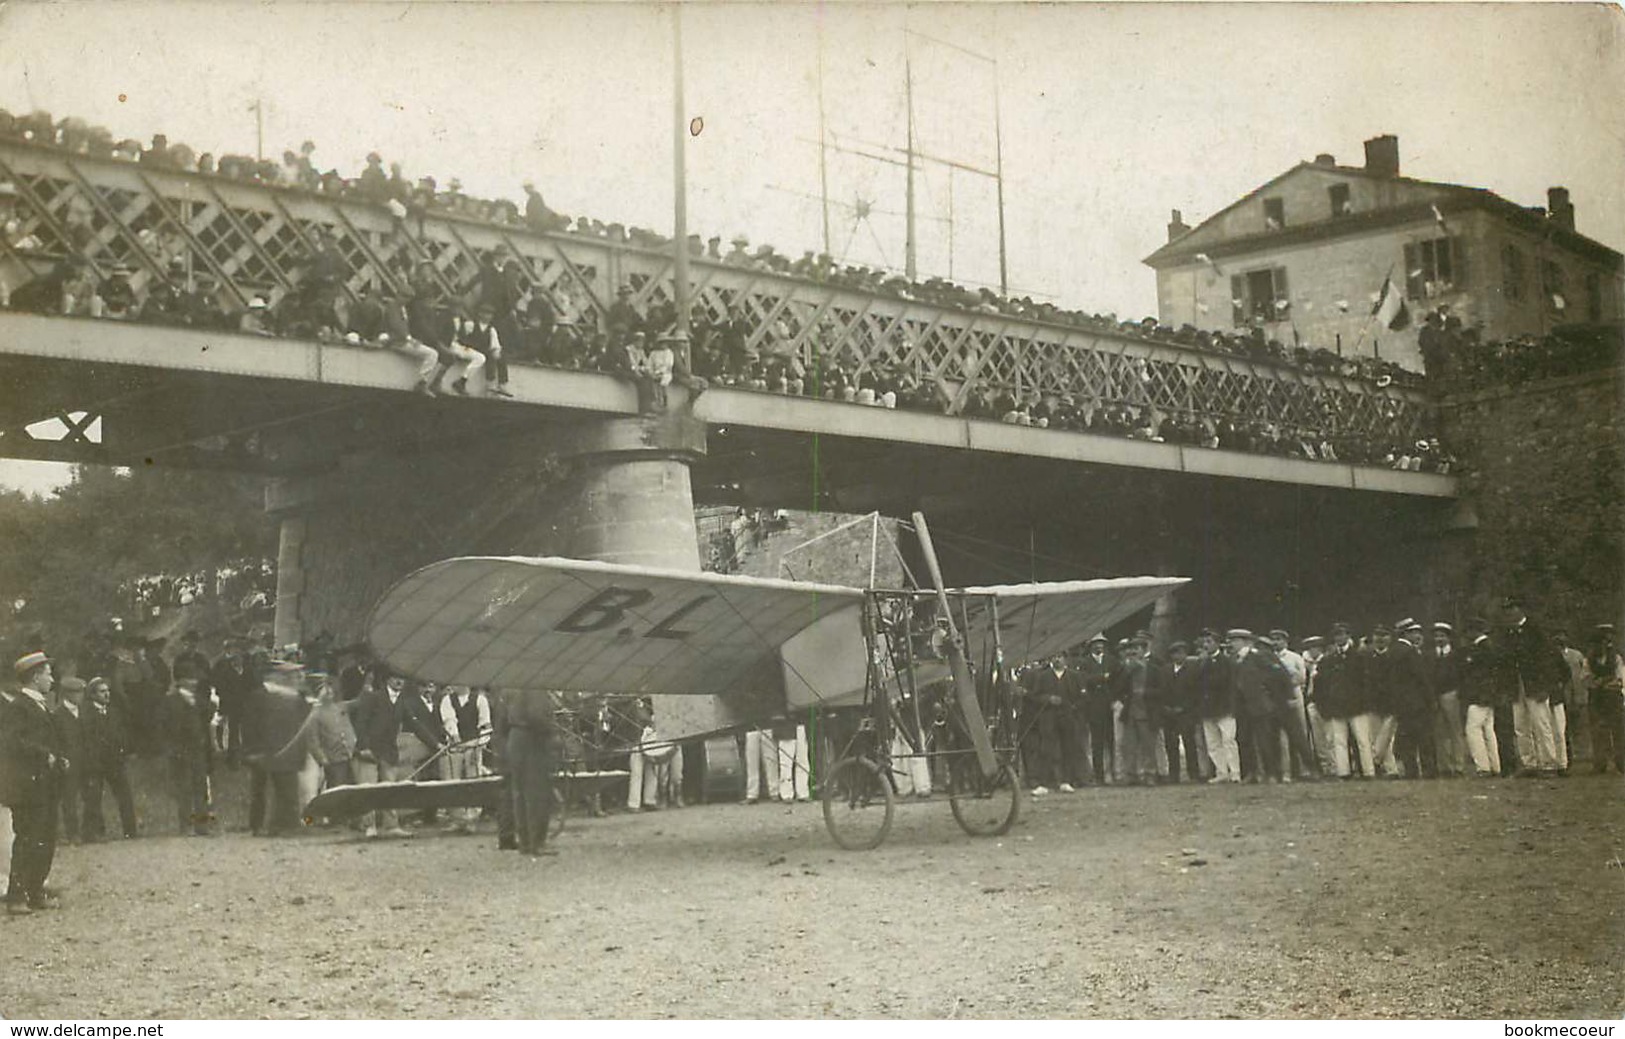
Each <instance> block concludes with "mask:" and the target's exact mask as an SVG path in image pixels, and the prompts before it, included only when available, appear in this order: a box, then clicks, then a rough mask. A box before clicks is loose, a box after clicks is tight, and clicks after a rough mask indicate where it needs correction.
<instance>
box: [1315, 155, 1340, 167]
mask: <svg viewBox="0 0 1625 1039" xmlns="http://www.w3.org/2000/svg"><path fill="white" fill-rule="evenodd" d="M1315 165H1316V166H1336V165H1337V156H1335V155H1333V154H1332V153H1331V152H1321V153H1320V154H1319V155H1317V156H1315Z"/></svg>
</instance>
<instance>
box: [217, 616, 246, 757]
mask: <svg viewBox="0 0 1625 1039" xmlns="http://www.w3.org/2000/svg"><path fill="white" fill-rule="evenodd" d="M225 649H226V651H225V653H223V654H222V655H221V657H220V659H219V660H217V661H215V662H214V666H213V667H212V668H210V670H209V684H210V686H212V687H213V689H214V695H215V698H216V700H217V701H218V702H219V705H220V720H221V722H222V724H223V728H224V730H225V731H224V732H223V733H222V737H221V747H220V749H221V750H223V751H224V752H225V754H226V764H228V765H230V766H232V767H233V768H235V767H236V766H237V763H238V761H239V759H240V758H241V756H242V749H243V708H244V706H245V705H246V704H247V702H248V694H249V691H250V690H251V689H252V688H253V687H254V679H253V678H252V676H251V675H250V674H249V669H248V658H247V655H246V654H245V653H244V650H243V644H242V640H241V639H239V638H238V637H237V636H236V635H228V636H226V647H225Z"/></svg>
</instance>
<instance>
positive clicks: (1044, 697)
mask: <svg viewBox="0 0 1625 1039" xmlns="http://www.w3.org/2000/svg"><path fill="white" fill-rule="evenodd" d="M1022 686H1023V690H1024V692H1025V693H1026V705H1025V706H1026V710H1025V712H1024V713H1025V714H1026V717H1025V718H1024V719H1023V722H1024V727H1025V728H1026V729H1027V730H1028V733H1029V736H1028V741H1029V742H1028V747H1027V754H1026V759H1027V778H1028V779H1029V780H1031V781H1032V784H1033V793H1035V794H1043V793H1046V792H1048V790H1049V787H1050V786H1051V785H1052V784H1053V785H1055V786H1056V787H1057V788H1058V789H1060V790H1063V791H1066V792H1068V793H1070V792H1071V791H1072V780H1073V778H1074V776H1073V768H1074V766H1075V761H1074V759H1073V754H1072V753H1071V748H1069V747H1068V746H1067V742H1068V741H1069V740H1071V739H1072V738H1073V723H1072V718H1071V714H1072V712H1073V711H1074V710H1075V709H1076V708H1077V703H1078V700H1079V698H1080V696H1081V691H1080V689H1079V685H1078V676H1077V675H1076V673H1074V672H1073V671H1071V670H1070V669H1068V668H1067V666H1066V658H1065V657H1061V656H1056V657H1053V658H1051V659H1050V660H1049V661H1048V662H1046V663H1044V664H1041V665H1039V666H1038V667H1036V668H1034V669H1033V670H1032V671H1029V672H1028V673H1027V675H1026V676H1025V677H1024V678H1023V680H1022ZM1078 778H1080V779H1081V777H1078Z"/></svg>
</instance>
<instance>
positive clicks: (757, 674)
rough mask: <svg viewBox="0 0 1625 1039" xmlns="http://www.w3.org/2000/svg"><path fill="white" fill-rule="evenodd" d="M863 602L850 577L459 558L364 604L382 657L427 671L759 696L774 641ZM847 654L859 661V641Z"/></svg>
mask: <svg viewBox="0 0 1625 1039" xmlns="http://www.w3.org/2000/svg"><path fill="white" fill-rule="evenodd" d="M862 602H863V593H862V592H860V591H858V590H857V589H854V588H841V587H835V586H830V585H816V584H795V583H791V582H788V581H772V580H766V579H761V578H750V577H735V576H728V575H722V574H708V573H686V572H682V571H675V570H654V569H648V568H644V567H631V566H618V565H615V564H611V563H594V562H585V561H581V560H574V559H551V558H542V559H526V558H497V557H467V558H458V559H448V560H444V561H442V562H439V563H435V564H433V565H431V566H427V567H424V568H423V569H422V570H419V571H417V572H416V573H414V574H412V575H410V576H408V577H406V578H405V579H404V580H402V581H401V582H400V583H399V584H397V585H395V587H394V588H392V589H390V590H389V592H388V593H386V594H385V596H384V598H383V599H382V600H381V601H380V602H379V604H378V605H377V606H376V607H375V608H374V609H373V613H372V617H371V619H370V620H369V622H368V626H367V634H368V640H369V641H370V642H371V643H372V647H373V649H374V650H375V651H376V652H377V653H378V655H379V656H380V657H382V658H383V660H384V661H386V662H387V663H388V664H389V665H390V666H391V667H392V668H395V669H396V670H398V671H400V672H402V673H403V674H407V675H411V676H413V677H416V678H420V679H426V680H428V681H433V682H441V683H453V684H457V685H488V686H495V687H498V688H517V689H579V690H587V691H591V692H598V693H631V694H638V695H647V694H667V695H686V694H714V695H728V694H732V693H749V694H752V695H761V693H762V692H763V691H764V690H769V689H770V690H772V691H773V692H774V693H778V692H779V691H780V690H781V689H782V681H783V679H782V672H781V670H780V657H779V647H780V646H781V645H782V644H783V643H784V642H786V641H787V640H789V639H790V638H791V637H793V636H794V635H796V634H797V633H799V632H801V631H802V630H804V629H805V628H807V627H808V626H809V625H811V624H813V623H814V622H816V621H818V620H819V619H820V618H821V617H825V616H828V615H829V614H831V613H835V612H838V611H842V610H852V611H858V610H860V609H861V608H862ZM855 627H856V625H854V628H855ZM851 652H852V653H853V654H855V655H857V656H858V657H859V658H860V659H861V658H862V654H863V647H862V645H861V642H860V644H858V645H856V646H853V647H851Z"/></svg>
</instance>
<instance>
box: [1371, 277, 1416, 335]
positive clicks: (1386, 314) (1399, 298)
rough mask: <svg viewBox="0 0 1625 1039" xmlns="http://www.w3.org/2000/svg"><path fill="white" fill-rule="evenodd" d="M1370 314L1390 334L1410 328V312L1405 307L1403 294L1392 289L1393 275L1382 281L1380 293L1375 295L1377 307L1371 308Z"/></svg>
mask: <svg viewBox="0 0 1625 1039" xmlns="http://www.w3.org/2000/svg"><path fill="white" fill-rule="evenodd" d="M1371 313H1372V314H1373V315H1375V317H1376V319H1377V320H1378V321H1380V322H1382V325H1383V327H1384V328H1386V329H1388V331H1390V332H1398V331H1399V330H1400V329H1402V328H1408V327H1409V326H1410V323H1411V312H1410V309H1409V308H1407V307H1406V306H1405V294H1404V293H1402V292H1400V291H1399V290H1398V289H1396V288H1394V279H1393V275H1389V276H1388V277H1386V278H1384V279H1382V292H1380V293H1379V294H1378V295H1377V305H1376V306H1374V307H1372V308H1371Z"/></svg>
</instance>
